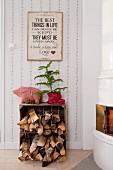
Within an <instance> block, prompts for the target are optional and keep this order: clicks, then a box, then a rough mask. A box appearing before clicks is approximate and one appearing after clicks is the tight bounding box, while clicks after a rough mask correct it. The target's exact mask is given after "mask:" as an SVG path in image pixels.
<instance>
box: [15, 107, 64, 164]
mask: <svg viewBox="0 0 113 170" xmlns="http://www.w3.org/2000/svg"><path fill="white" fill-rule="evenodd" d="M18 125H19V126H20V137H21V140H20V144H21V145H20V152H19V155H18V158H19V160H21V161H26V160H29V159H30V160H35V161H38V160H39V161H42V166H43V167H45V166H47V165H48V164H49V163H51V162H53V161H55V160H57V162H61V161H65V160H66V136H65V135H66V134H65V132H66V127H65V121H64V117H61V116H60V114H59V113H53V112H50V111H45V112H44V114H43V115H41V114H37V113H36V111H35V109H34V108H31V109H29V111H28V115H26V116H24V117H23V118H22V119H21V120H20V122H19V123H18Z"/></svg>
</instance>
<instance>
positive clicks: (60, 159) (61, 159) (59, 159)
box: [57, 155, 66, 162]
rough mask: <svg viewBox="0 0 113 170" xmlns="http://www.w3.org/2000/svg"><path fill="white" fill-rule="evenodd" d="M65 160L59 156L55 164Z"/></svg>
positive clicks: (64, 157)
mask: <svg viewBox="0 0 113 170" xmlns="http://www.w3.org/2000/svg"><path fill="white" fill-rule="evenodd" d="M65 160H66V156H65V155H63V156H59V157H58V159H57V162H63V161H65Z"/></svg>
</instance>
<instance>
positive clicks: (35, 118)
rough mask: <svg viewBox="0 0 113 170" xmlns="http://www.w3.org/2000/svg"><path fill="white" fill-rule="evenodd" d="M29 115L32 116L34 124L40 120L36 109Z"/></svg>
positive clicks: (30, 111)
mask: <svg viewBox="0 0 113 170" xmlns="http://www.w3.org/2000/svg"><path fill="white" fill-rule="evenodd" d="M29 115H30V118H31V122H32V123H34V122H35V121H37V120H38V119H39V118H38V116H37V114H36V112H35V110H34V109H30V110H29Z"/></svg>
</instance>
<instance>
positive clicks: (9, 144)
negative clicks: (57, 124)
mask: <svg viewBox="0 0 113 170" xmlns="http://www.w3.org/2000/svg"><path fill="white" fill-rule="evenodd" d="M2 146H3V145H1V143H0V149H19V143H18V142H13V143H12V142H5V143H4V148H3V147H2ZM67 149H82V144H81V143H80V142H67Z"/></svg>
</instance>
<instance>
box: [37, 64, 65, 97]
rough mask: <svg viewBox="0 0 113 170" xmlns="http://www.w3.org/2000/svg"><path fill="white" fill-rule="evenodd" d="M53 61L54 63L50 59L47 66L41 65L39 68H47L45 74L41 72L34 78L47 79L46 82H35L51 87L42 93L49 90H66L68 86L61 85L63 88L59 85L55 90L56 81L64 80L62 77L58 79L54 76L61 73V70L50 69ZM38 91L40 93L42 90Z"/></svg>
mask: <svg viewBox="0 0 113 170" xmlns="http://www.w3.org/2000/svg"><path fill="white" fill-rule="evenodd" d="M51 63H52V61H50V62H49V63H48V64H47V65H46V66H39V68H38V70H43V69H45V74H40V75H38V76H35V78H34V79H37V78H45V79H46V81H45V82H39V83H36V84H35V85H45V86H47V87H48V88H49V90H43V91H42V92H41V94H44V93H49V92H55V93H61V90H65V89H66V88H67V87H61V88H60V87H58V88H56V89H54V90H53V84H54V83H56V82H63V80H62V79H60V78H58V79H56V78H55V77H54V75H59V74H60V71H59V70H55V71H53V70H49V67H50V65H51ZM38 93H40V92H38Z"/></svg>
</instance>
